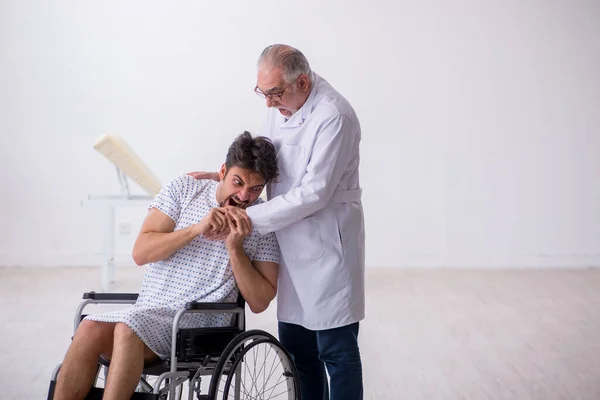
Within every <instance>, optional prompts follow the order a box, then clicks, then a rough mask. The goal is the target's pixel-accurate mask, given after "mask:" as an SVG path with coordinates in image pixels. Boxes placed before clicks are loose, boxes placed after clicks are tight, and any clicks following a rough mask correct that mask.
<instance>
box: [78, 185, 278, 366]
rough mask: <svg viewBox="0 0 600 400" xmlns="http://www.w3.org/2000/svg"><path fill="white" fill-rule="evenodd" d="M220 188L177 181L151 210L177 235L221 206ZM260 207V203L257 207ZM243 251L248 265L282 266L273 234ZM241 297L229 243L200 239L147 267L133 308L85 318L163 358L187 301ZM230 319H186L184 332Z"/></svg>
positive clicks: (247, 242)
mask: <svg viewBox="0 0 600 400" xmlns="http://www.w3.org/2000/svg"><path fill="white" fill-rule="evenodd" d="M217 185H218V183H217V182H215V181H213V180H197V179H194V178H192V177H190V176H181V177H177V178H175V179H173V180H172V181H171V182H170V183H169V184H168V185H166V186H165V187H163V188H162V190H161V191H160V193H159V194H158V195H157V196H156V198H155V199H154V201H153V202H152V204H151V205H150V208H152V207H154V208H156V209H158V210H159V211H162V212H163V213H165V214H166V215H168V216H169V217H171V218H172V219H173V220H174V221H175V223H176V226H175V230H179V229H183V228H185V227H188V226H190V225H192V224H194V223H197V222H199V221H200V220H201V219H202V218H203V217H204V216H205V215H206V214H208V212H209V211H210V209H211V208H213V207H218V206H219V204H218V203H217V200H216V197H215V195H216V189H217ZM259 202H262V200H261V199H258V200H257V202H256V203H254V204H257V203H259ZM243 247H244V250H245V252H246V254H247V255H248V257H249V258H250V260H254V261H271V262H274V263H279V246H278V244H277V239H276V238H275V235H274V234H273V233H270V234H266V235H261V234H259V233H258V232H257V231H255V230H254V231H252V232H251V233H250V234H249V235H248V236H247V237H246V238H245V239H244V242H243ZM238 293H239V290H238V288H237V285H236V283H235V279H234V276H233V272H232V270H231V265H230V264H229V255H228V253H227V248H226V247H225V241H224V240H220V241H211V240H207V239H204V238H203V237H196V238H195V239H194V240H193V241H192V242H190V243H189V244H188V245H186V246H185V247H183V248H181V249H180V250H178V251H176V252H175V253H173V254H172V255H171V256H169V257H167V258H165V259H164V260H162V261H158V262H155V263H151V264H150V265H149V266H148V268H147V270H146V273H145V274H144V280H143V283H142V288H141V291H140V294H139V297H138V299H137V301H136V303H135V304H134V305H133V306H132V307H130V308H128V309H125V310H121V311H115V312H108V313H103V314H95V315H89V316H87V317H86V318H85V319H87V320H93V321H101V322H122V323H124V324H126V325H127V326H129V327H130V328H131V329H132V330H133V331H134V332H135V333H136V334H137V335H138V336H139V337H140V338H141V339H142V341H143V342H144V343H145V344H146V345H147V346H148V347H149V348H150V349H151V350H152V351H153V352H154V353H156V354H157V355H159V356H160V357H161V358H163V359H164V358H166V357H168V356H170V353H171V336H172V326H173V320H174V318H175V314H176V313H177V311H179V310H181V309H182V308H185V304H186V303H187V302H190V301H201V302H235V301H236V300H237V297H238ZM231 320H232V314H186V315H185V316H184V318H182V320H181V321H180V327H182V328H195V327H208V326H211V327H220V326H229V325H230V324H231Z"/></svg>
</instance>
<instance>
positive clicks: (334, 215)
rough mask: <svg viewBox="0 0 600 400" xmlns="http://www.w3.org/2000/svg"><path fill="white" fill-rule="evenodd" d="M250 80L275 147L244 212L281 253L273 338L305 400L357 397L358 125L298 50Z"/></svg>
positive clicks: (274, 53) (268, 63) (276, 50)
mask: <svg viewBox="0 0 600 400" xmlns="http://www.w3.org/2000/svg"><path fill="white" fill-rule="evenodd" d="M257 78H258V79H257V85H256V88H255V89H254V90H255V92H256V93H257V94H258V95H259V96H260V97H262V98H264V99H266V104H267V107H268V110H267V113H266V117H265V120H264V121H263V124H262V128H261V131H260V134H261V135H264V136H267V137H269V138H270V139H271V140H272V141H273V143H274V144H275V146H276V148H277V149H278V165H279V168H280V172H281V176H280V179H279V181H277V182H272V183H270V185H269V186H268V187H267V196H268V198H269V201H267V202H266V203H263V204H259V205H256V206H254V207H250V208H248V209H247V210H246V213H247V215H248V217H249V218H250V220H251V222H252V225H253V227H254V229H256V230H258V231H259V232H261V233H263V234H264V233H268V232H275V233H276V236H277V240H278V241H279V245H280V248H281V262H280V265H281V269H280V275H279V292H278V295H277V296H278V297H277V317H278V320H279V339H280V341H281V342H282V344H283V345H284V346H285V347H286V349H287V350H288V351H289V352H290V353H291V354H292V356H293V358H294V361H295V363H296V365H297V367H298V372H299V374H300V383H301V390H302V398H303V399H305V400H315V399H319V400H321V399H327V398H330V399H332V400H342V399H343V400H352V399H362V397H363V385H362V365H361V358H360V352H359V347H358V340H357V337H358V324H359V321H360V320H362V319H363V318H364V317H365V287H364V259H365V254H364V248H365V233H364V217H363V210H362V204H361V188H360V185H359V179H358V166H359V143H360V139H361V130H360V124H359V121H358V118H357V116H356V114H355V112H354V110H353V109H352V106H351V105H350V104H349V103H348V101H347V100H346V99H345V98H344V97H342V95H341V94H340V93H338V92H337V91H336V90H335V89H334V88H333V87H332V86H331V85H330V84H329V83H328V82H327V81H326V80H325V79H323V78H321V77H320V76H319V75H317V74H316V73H314V72H312V71H311V69H310V66H309V63H308V61H307V59H306V58H305V56H304V55H303V54H302V53H301V52H300V51H298V50H297V49H294V48H292V47H290V46H286V45H272V46H269V47H267V48H266V49H265V50H264V51H263V52H262V54H261V56H260V58H259V60H258V75H257ZM191 175H193V176H196V177H206V173H192V174H191ZM242 200H243V199H242ZM219 234H220V235H222V234H223V233H222V232H220V233H216V232H215V237H217V236H218V235H219ZM325 367H326V368H327V373H329V378H330V386H331V388H330V390H329V387H328V383H327V376H326V372H325Z"/></svg>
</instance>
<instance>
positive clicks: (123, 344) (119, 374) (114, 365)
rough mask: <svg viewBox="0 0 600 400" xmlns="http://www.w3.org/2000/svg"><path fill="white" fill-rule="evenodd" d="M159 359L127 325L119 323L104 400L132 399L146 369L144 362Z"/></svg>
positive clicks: (116, 328) (115, 333)
mask: <svg viewBox="0 0 600 400" xmlns="http://www.w3.org/2000/svg"><path fill="white" fill-rule="evenodd" d="M154 358H158V356H156V354H154V353H152V351H151V350H150V349H148V347H147V346H146V345H145V344H144V342H142V340H141V339H140V338H139V337H138V335H136V334H135V332H133V331H132V330H131V328H129V327H128V326H127V325H125V324H122V323H117V325H116V326H115V332H114V344H113V351H112V357H111V360H110V368H109V369H108V377H107V378H106V387H105V389H104V397H103V399H104V400H110V399H128V398H130V397H131V395H132V394H133V392H134V391H135V388H136V386H137V384H138V382H139V380H140V376H141V375H142V371H143V369H144V360H146V361H149V360H150V359H154Z"/></svg>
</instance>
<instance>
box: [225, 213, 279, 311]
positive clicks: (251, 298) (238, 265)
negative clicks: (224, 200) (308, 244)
mask: <svg viewBox="0 0 600 400" xmlns="http://www.w3.org/2000/svg"><path fill="white" fill-rule="evenodd" d="M227 221H228V224H229V229H230V233H229V235H228V236H227V239H225V245H226V246H227V250H228V251H229V257H230V261H231V268H232V270H233V275H234V276H235V280H236V282H237V285H238V287H239V288H240V292H241V293H242V296H244V299H245V300H246V303H248V306H249V307H250V310H252V312H254V313H260V312H263V311H264V310H266V309H267V307H269V304H270V303H271V300H273V299H274V298H275V295H276V293H277V278H278V276H279V264H276V263H274V262H268V261H254V262H251V261H250V259H249V258H248V256H247V255H246V252H245V251H244V248H243V246H242V243H243V241H244V238H245V237H246V236H248V234H250V232H252V225H251V223H250V219H249V218H248V216H247V215H246V213H244V212H243V211H241V210H238V209H236V208H234V207H231V208H229V207H228V212H227Z"/></svg>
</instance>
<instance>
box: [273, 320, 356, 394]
mask: <svg viewBox="0 0 600 400" xmlns="http://www.w3.org/2000/svg"><path fill="white" fill-rule="evenodd" d="M279 341H280V342H281V344H283V346H284V347H285V348H286V350H287V351H288V352H289V353H290V354H291V355H292V358H293V360H294V363H295V364H296V368H297V369H298V374H299V376H300V389H301V392H302V400H362V398H363V383H362V364H361V360H360V352H359V349H358V322H356V323H354V324H350V325H346V326H342V327H339V328H333V329H325V330H320V331H312V330H310V329H306V328H304V327H303V326H300V325H295V324H289V323H285V322H281V321H280V322H279ZM325 368H327V373H329V380H330V386H331V388H329V385H328V384H327V374H326V372H325Z"/></svg>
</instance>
